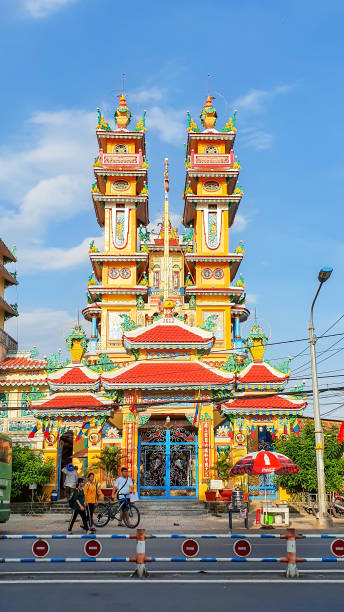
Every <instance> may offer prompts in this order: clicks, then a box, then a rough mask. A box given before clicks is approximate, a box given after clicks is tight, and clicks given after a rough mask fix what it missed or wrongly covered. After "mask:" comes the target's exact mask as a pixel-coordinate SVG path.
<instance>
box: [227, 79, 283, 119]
mask: <svg viewBox="0 0 344 612" xmlns="http://www.w3.org/2000/svg"><path fill="white" fill-rule="evenodd" d="M291 90H292V86H291V85H279V86H277V87H274V88H273V89H270V90H266V89H250V91H249V92H248V93H247V94H245V95H244V96H242V97H241V98H237V99H236V100H235V101H234V102H233V106H234V108H238V109H239V110H245V111H250V112H253V113H261V112H262V111H264V110H265V107H266V104H267V102H268V101H269V100H271V99H272V98H275V97H276V96H278V95H281V94H284V93H288V92H289V91H291Z"/></svg>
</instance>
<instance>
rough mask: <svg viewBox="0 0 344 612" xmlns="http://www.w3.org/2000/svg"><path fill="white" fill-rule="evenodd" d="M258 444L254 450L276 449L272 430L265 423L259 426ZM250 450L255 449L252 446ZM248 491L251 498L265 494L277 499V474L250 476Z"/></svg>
mask: <svg viewBox="0 0 344 612" xmlns="http://www.w3.org/2000/svg"><path fill="white" fill-rule="evenodd" d="M256 445H257V448H255V449H254V450H269V451H273V450H274V447H273V439H272V435H271V432H270V431H269V430H268V428H267V427H266V426H264V425H263V426H262V425H259V427H258V437H257V439H256ZM250 451H251V452H253V449H252V448H250ZM265 491H266V493H265ZM248 492H249V497H250V499H264V498H265V494H266V497H267V499H277V497H278V491H277V485H276V476H275V475H274V474H266V475H265V476H258V475H257V476H249V477H248Z"/></svg>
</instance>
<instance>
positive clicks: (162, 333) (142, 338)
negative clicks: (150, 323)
mask: <svg viewBox="0 0 344 612" xmlns="http://www.w3.org/2000/svg"><path fill="white" fill-rule="evenodd" d="M124 337H125V338H126V336H124ZM127 339H128V340H129V341H130V342H132V343H134V342H135V343H142V342H147V343H151V342H152V343H153V342H154V343H159V344H163V343H171V342H172V343H176V344H181V343H183V344H185V343H188V344H189V343H192V342H195V343H198V344H199V343H206V342H209V340H210V338H204V337H203V336H201V334H197V333H196V332H191V331H189V330H188V329H185V327H182V326H181V325H173V324H172V325H166V324H163V323H161V324H160V325H156V326H155V327H151V328H150V329H146V330H144V331H143V332H142V333H141V334H137V335H136V336H135V337H131V338H130V337H129V338H127Z"/></svg>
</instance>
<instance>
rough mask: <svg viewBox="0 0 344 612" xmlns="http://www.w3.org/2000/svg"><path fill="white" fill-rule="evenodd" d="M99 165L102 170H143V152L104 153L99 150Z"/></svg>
mask: <svg viewBox="0 0 344 612" xmlns="http://www.w3.org/2000/svg"><path fill="white" fill-rule="evenodd" d="M99 163H100V165H101V166H102V168H105V169H106V168H108V169H109V170H136V169H139V168H142V164H143V155H142V150H141V149H139V152H138V153H104V151H103V149H100V150H99Z"/></svg>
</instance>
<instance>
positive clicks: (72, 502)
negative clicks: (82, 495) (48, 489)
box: [68, 490, 76, 510]
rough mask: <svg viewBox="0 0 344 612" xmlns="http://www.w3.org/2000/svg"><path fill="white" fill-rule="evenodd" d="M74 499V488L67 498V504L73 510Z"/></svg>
mask: <svg viewBox="0 0 344 612" xmlns="http://www.w3.org/2000/svg"><path fill="white" fill-rule="evenodd" d="M75 499H76V490H75V491H73V495H72V497H70V498H69V500H68V505H69V507H70V508H71V510H75V508H74V502H75Z"/></svg>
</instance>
